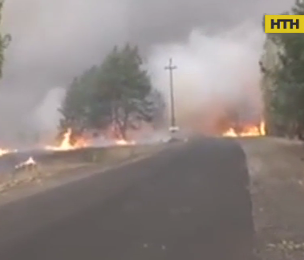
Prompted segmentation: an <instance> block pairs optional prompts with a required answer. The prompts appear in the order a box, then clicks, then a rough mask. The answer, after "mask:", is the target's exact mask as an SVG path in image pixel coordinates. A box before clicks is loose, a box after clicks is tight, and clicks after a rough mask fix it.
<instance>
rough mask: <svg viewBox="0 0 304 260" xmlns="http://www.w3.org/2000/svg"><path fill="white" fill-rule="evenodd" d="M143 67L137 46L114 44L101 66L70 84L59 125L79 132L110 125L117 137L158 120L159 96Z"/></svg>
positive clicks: (159, 109) (160, 97) (161, 107)
mask: <svg viewBox="0 0 304 260" xmlns="http://www.w3.org/2000/svg"><path fill="white" fill-rule="evenodd" d="M143 66H144V64H143V61H142V59H141V57H140V55H139V51H138V48H137V47H136V46H135V47H132V46H130V45H129V44H127V45H125V46H124V47H123V48H122V49H119V48H118V47H115V48H114V49H113V50H112V51H111V52H110V53H109V54H108V55H107V56H106V58H105V59H104V61H103V63H102V64H101V65H100V66H95V67H93V68H91V69H90V70H88V71H86V72H85V73H84V74H83V75H82V76H81V77H79V78H77V79H75V80H74V82H73V83H72V84H71V86H70V88H69V90H68V92H67V95H66V98H65V100H64V103H63V106H62V109H61V113H62V115H63V120H62V122H61V128H66V127H72V128H73V129H74V128H75V129H77V131H78V132H82V131H84V130H85V129H90V130H93V129H95V130H101V129H108V128H109V127H111V128H112V132H113V134H114V135H115V137H116V138H123V139H127V130H129V129H138V128H140V127H141V124H142V123H152V122H156V121H157V120H156V118H158V119H160V117H161V116H160V115H161V113H162V112H163V111H162V109H163V104H162V101H163V100H162V96H161V95H160V93H159V92H158V91H156V90H154V89H153V88H152V86H151V82H150V78H149V75H148V72H147V71H146V70H145V69H144V67H143ZM157 102H158V103H157Z"/></svg>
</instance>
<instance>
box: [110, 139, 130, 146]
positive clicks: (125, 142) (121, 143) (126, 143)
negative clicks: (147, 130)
mask: <svg viewBox="0 0 304 260" xmlns="http://www.w3.org/2000/svg"><path fill="white" fill-rule="evenodd" d="M115 144H116V145H135V141H127V140H124V139H118V140H115Z"/></svg>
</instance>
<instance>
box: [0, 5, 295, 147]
mask: <svg viewBox="0 0 304 260" xmlns="http://www.w3.org/2000/svg"><path fill="white" fill-rule="evenodd" d="M292 3H293V1H292V0H255V1H252V0H226V1H214V0H6V2H5V6H4V14H3V21H2V30H3V31H5V32H8V33H10V34H11V35H12V42H11V44H10V46H9V48H8V49H7V51H6V62H5V67H4V77H3V79H2V82H1V89H0V139H1V136H16V134H17V132H18V131H19V132H20V127H21V128H22V125H23V124H24V121H26V122H28V121H30V117H31V116H29V114H31V115H33V113H34V114H37V111H35V109H36V110H37V109H38V108H37V106H39V104H41V102H42V100H44V99H47V97H45V95H47V93H48V91H49V90H51V91H52V89H54V88H61V87H66V86H67V85H68V84H69V82H71V80H72V79H73V77H75V76H78V75H79V74H80V73H81V72H82V71H83V70H85V69H87V68H89V67H90V66H92V65H93V64H96V63H100V61H101V60H102V58H103V57H104V56H105V55H106V54H107V52H108V51H109V50H110V49H111V48H112V47H113V46H114V45H116V44H118V45H119V44H124V43H125V42H130V43H132V44H138V45H139V47H140V49H141V50H142V53H143V54H145V57H147V59H149V60H152V67H153V68H154V70H153V71H154V72H155V73H160V72H157V71H158V70H157V69H155V66H156V65H157V64H158V66H164V65H165V64H163V65H161V64H160V61H161V62H165V60H166V59H167V58H169V57H167V56H168V55H167V53H170V54H172V55H175V56H176V57H180V56H183V55H184V56H185V55H188V54H189V51H188V52H187V51H185V49H187V48H188V49H189V48H190V47H191V46H192V47H193V48H196V51H198V48H197V47H195V46H194V45H195V44H194V43H193V41H194V40H193V37H194V36H193V35H195V34H200V33H201V34H203V35H204V36H203V38H204V39H205V42H207V43H206V44H207V45H208V46H209V49H208V48H206V49H208V53H209V54H210V52H211V54H212V52H215V53H216V52H217V50H216V49H215V48H213V49H210V46H213V45H214V44H213V42H212V39H214V41H216V42H217V44H218V45H216V46H218V48H220V47H221V48H224V46H225V42H227V37H226V36H224V35H225V33H228V32H231V31H233V30H234V28H236V27H237V28H239V27H241V26H242V25H244V24H245V25H246V24H250V25H249V26H248V27H246V28H248V30H246V28H245V29H243V32H244V33H245V34H244V39H242V35H243V34H242V33H240V32H238V35H237V36H236V37H234V39H235V41H234V42H235V43H236V42H237V41H238V42H239V43H240V44H241V45H240V44H239V45H238V44H236V45H235V46H234V47H232V48H235V47H236V46H240V48H243V52H244V53H245V52H246V51H249V52H250V51H251V52H252V48H253V49H254V48H255V47H256V46H258V45H259V46H260V42H259V41H258V43H256V46H253V45H254V44H252V42H253V43H255V39H253V38H254V37H252V35H254V36H255V35H256V37H261V35H262V32H261V31H260V30H262V27H261V19H262V15H263V14H265V13H270V14H271V13H278V12H281V11H284V10H286V9H288V8H289V7H290V5H291V4H292ZM249 30H250V31H249ZM250 32H252V34H251V33H250ZM257 32H258V33H257ZM191 37H192V38H191ZM223 37H224V39H223ZM225 37H226V38H225ZM229 37H230V38H231V37H232V36H231V34H230V36H229ZM229 37H228V38H229ZM203 38H200V36H197V37H196V40H197V41H198V42H199V41H200V44H201V47H200V48H201V49H204V47H203V46H204V43H205V42H204V41H203V42H202V39H203ZM232 38H233V37H232ZM232 38H231V39H232ZM245 38H246V39H245ZM208 39H209V41H208ZM210 39H211V40H210ZM231 39H230V40H229V39H228V41H230V42H232V40H231ZM221 44H222V45H221ZM176 46H180V47H181V46H184V49H183V48H181V52H178V53H177V51H176ZM192 47H191V48H192ZM246 48H247V49H246ZM182 49H183V50H182ZM249 49H250V50H249ZM164 50H168V52H167V53H166V52H165V51H164ZM173 50H174V51H173ZM258 51H259V50H254V53H255V54H258ZM222 52H223V51H222ZM187 53H188V54H187ZM223 53H224V52H223ZM189 55H190V54H189ZM189 55H188V56H189ZM191 55H192V56H193V53H192V54H191ZM200 55H203V54H202V52H201V51H200ZM250 55H251V56H250ZM250 55H249V56H250V57H251V58H250V57H249V56H248V57H249V59H252V55H253V53H251V54H250ZM160 56H161V57H160ZM194 56H196V55H194ZM224 56H225V55H224ZM245 56H246V55H245ZM245 56H240V57H245ZM156 57H158V58H156ZM240 57H239V58H240ZM246 57H247V56H246ZM203 58H204V55H203V56H202V59H203ZM230 58H233V59H234V57H230ZM208 59H209V60H210V59H211V57H209V58H208ZM192 60H193V59H192ZM182 61H183V59H180V62H182ZM191 62H192V61H191V59H189V58H188V63H191ZM193 62H194V61H193ZM193 62H192V63H191V64H192V65H193V64H194V63H193ZM196 64H197V62H196ZM193 66H194V65H193ZM193 66H192V67H193ZM200 66H201V65H200ZM223 66H224V65H223ZM226 66H228V65H226ZM235 66H240V67H242V65H240V64H235ZM189 67H191V66H190V64H189ZM194 70H195V69H194ZM185 73H188V72H185ZM161 77H162V76H160V75H156V76H155V78H156V81H157V80H158V79H159V78H161ZM158 81H159V80H158ZM56 91H57V90H55V92H56ZM56 93H59V92H58V91H57V92H56ZM50 95H51V96H52V97H51V99H54V92H52V93H51V94H50ZM59 99H61V97H60V98H59ZM48 102H49V101H48ZM54 106H55V105H54ZM44 107H45V106H44ZM49 107H52V106H51V105H49ZM52 111H53V110H52ZM50 113H51V112H50ZM52 113H53V112H52ZM40 117H41V115H40ZM42 117H43V116H42ZM45 117H48V113H47V112H45ZM12 129H13V130H14V131H12ZM21 132H22V131H21ZM7 138H8V137H7ZM0 142H1V140H0Z"/></svg>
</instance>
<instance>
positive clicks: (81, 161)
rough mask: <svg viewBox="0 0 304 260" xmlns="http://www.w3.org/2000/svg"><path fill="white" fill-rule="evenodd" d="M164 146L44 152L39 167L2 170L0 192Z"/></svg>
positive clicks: (122, 159)
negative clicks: (14, 172)
mask: <svg viewBox="0 0 304 260" xmlns="http://www.w3.org/2000/svg"><path fill="white" fill-rule="evenodd" d="M162 147H163V146H161V145H149V146H122V147H110V148H88V149H82V150H77V151H68V152H55V153H52V154H48V155H43V156H41V157H38V159H37V167H35V168H32V169H23V170H21V171H19V172H18V173H16V174H12V172H7V173H2V174H1V177H2V178H1V179H0V194H1V193H2V194H4V193H7V192H8V191H11V190H13V189H16V188H19V187H23V186H29V185H33V184H34V185H35V184H41V183H44V182H47V181H48V179H49V178H54V177H56V176H63V175H64V176H66V175H72V174H74V173H77V174H79V173H80V174H85V173H87V172H90V171H96V169H100V170H102V169H103V168H105V167H109V166H111V165H117V164H119V163H122V162H124V161H128V160H130V159H134V158H136V157H141V156H144V155H147V154H150V153H153V152H157V151H159V150H160V149H162Z"/></svg>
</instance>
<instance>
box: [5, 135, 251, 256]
mask: <svg viewBox="0 0 304 260" xmlns="http://www.w3.org/2000/svg"><path fill="white" fill-rule="evenodd" d="M247 187H248V172H247V166H246V159H245V155H244V152H243V151H242V149H241V148H240V146H239V145H238V144H237V143H236V142H234V141H233V140H224V139H222V140H221V139H201V140H195V141H193V142H190V143H189V144H187V145H184V146H183V147H178V148H174V149H173V148H172V149H168V150H166V151H164V152H162V153H160V154H158V155H156V156H154V157H152V158H148V159H145V160H143V161H140V162H137V163H134V164H131V165H128V166H126V167H124V168H122V169H116V170H112V171H109V172H107V173H105V174H99V175H95V176H93V177H88V178H86V179H85V180H81V181H78V182H75V183H71V184H68V185H66V186H62V187H60V188H57V189H54V190H52V191H48V192H45V193H42V194H39V195H38V196H35V197H32V198H27V199H24V200H21V201H18V202H16V203H14V204H10V205H7V206H4V207H3V208H1V209H0V259H1V260H2V259H3V260H95V259H96V260H196V259H199V260H202V259H206V260H251V259H252V258H251V249H252V244H253V237H254V233H253V221H252V216H251V200H250V196H249V192H248V189H247Z"/></svg>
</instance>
